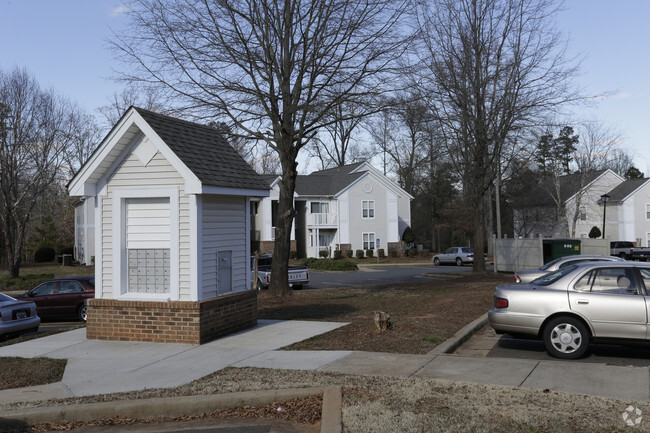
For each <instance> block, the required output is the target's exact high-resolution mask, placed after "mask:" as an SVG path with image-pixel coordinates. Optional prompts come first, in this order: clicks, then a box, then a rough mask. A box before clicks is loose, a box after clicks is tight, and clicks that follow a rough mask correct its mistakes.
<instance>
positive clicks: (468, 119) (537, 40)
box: [419, 0, 577, 271]
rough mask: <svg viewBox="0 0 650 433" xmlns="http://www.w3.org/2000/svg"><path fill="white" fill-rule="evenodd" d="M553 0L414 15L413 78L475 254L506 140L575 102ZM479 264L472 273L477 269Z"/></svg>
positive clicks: (441, 2)
mask: <svg viewBox="0 0 650 433" xmlns="http://www.w3.org/2000/svg"><path fill="white" fill-rule="evenodd" d="M556 10H557V7H556V5H555V4H554V2H553V1H552V0H431V1H430V2H426V3H424V2H423V3H422V4H421V5H420V10H419V18H420V27H421V30H422V35H423V42H424V45H425V49H423V50H420V51H419V52H420V53H426V56H423V58H422V61H423V63H424V66H425V68H424V71H425V73H423V74H422V76H421V77H420V83H422V84H423V94H424V95H426V97H427V98H428V99H429V102H430V104H431V107H432V109H433V110H434V112H435V116H434V117H435V119H436V120H437V121H438V122H439V129H440V131H441V133H442V134H444V141H443V142H444V143H445V144H446V146H447V147H448V150H449V155H450V157H451V160H452V162H453V164H454V166H455V168H456V170H457V172H458V173H459V175H460V177H461V179H462V184H463V192H464V194H465V195H466V197H467V198H468V200H469V202H471V203H473V204H474V205H475V206H476V209H475V212H474V215H473V227H474V232H473V238H474V245H473V246H474V249H475V250H476V251H477V252H478V253H479V254H480V253H481V252H482V251H484V247H485V232H484V221H485V213H486V210H485V205H484V200H483V197H484V195H485V194H486V193H487V192H488V190H489V189H490V187H491V185H492V183H493V181H494V179H495V177H496V176H497V168H498V167H499V165H500V163H501V162H502V150H503V146H504V144H505V143H506V140H507V139H508V137H509V135H510V134H512V133H513V132H517V131H518V130H520V129H522V128H526V127H529V126H530V125H531V124H533V123H534V120H535V119H536V118H537V117H538V116H540V113H541V112H543V111H555V110H557V109H558V107H560V106H561V105H562V104H563V103H565V102H567V101H571V100H574V99H575V98H576V97H577V93H576V91H575V90H574V89H573V88H572V86H571V78H572V77H573V76H574V75H575V72H576V66H575V64H574V62H572V61H567V60H565V55H564V50H563V47H564V44H563V41H562V40H561V39H560V36H559V34H558V33H557V31H556V30H555V27H554V25H553V22H552V18H553V15H554V13H555V12H556ZM484 270H485V263H484V262H483V261H482V260H476V261H474V271H484Z"/></svg>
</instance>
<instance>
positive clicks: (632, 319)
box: [488, 261, 650, 359]
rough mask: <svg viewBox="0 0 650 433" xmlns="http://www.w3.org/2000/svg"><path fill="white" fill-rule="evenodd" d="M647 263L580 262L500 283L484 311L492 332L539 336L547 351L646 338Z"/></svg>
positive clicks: (567, 354)
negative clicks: (528, 279)
mask: <svg viewBox="0 0 650 433" xmlns="http://www.w3.org/2000/svg"><path fill="white" fill-rule="evenodd" d="M647 288H650V264H647V263H638V262H628V261H618V262H583V263H579V264H575V265H570V266H566V267H564V268H562V269H559V270H557V271H555V272H552V273H550V274H546V275H544V276H543V277H541V278H538V279H536V280H535V281H533V282H532V283H529V284H516V283H513V284H502V285H499V286H497V288H496V291H495V294H494V306H493V307H492V308H491V309H490V311H489V312H488V320H489V323H490V325H491V326H492V327H493V328H494V329H495V330H496V332H497V333H500V334H502V333H507V334H511V335H515V336H529V337H536V338H541V339H543V340H544V344H545V346H546V349H547V350H548V352H549V354H550V355H552V356H554V357H556V358H562V359H575V358H579V357H581V356H582V355H583V354H584V353H585V352H586V350H587V347H588V345H589V343H590V342H598V341H619V342H624V341H625V340H628V341H629V340H641V341H647V338H648V337H647V327H648V324H649V323H648V315H647V312H646V308H647V305H646V304H647V296H648V295H650V292H648V290H647Z"/></svg>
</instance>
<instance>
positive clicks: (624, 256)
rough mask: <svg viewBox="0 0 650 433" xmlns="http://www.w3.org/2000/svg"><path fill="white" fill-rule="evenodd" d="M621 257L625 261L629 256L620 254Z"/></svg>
mask: <svg viewBox="0 0 650 433" xmlns="http://www.w3.org/2000/svg"><path fill="white" fill-rule="evenodd" d="M619 257H620V258H622V259H623V260H627V254H625V253H621V254H619Z"/></svg>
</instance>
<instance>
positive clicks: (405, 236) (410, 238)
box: [402, 226, 415, 244]
mask: <svg viewBox="0 0 650 433" xmlns="http://www.w3.org/2000/svg"><path fill="white" fill-rule="evenodd" d="M402 240H403V241H404V242H406V243H407V244H410V243H412V242H415V233H414V232H413V229H412V228H411V226H408V227H406V228H405V229H404V233H402Z"/></svg>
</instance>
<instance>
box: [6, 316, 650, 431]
mask: <svg viewBox="0 0 650 433" xmlns="http://www.w3.org/2000/svg"><path fill="white" fill-rule="evenodd" d="M485 321H486V318H485V317H482V318H480V319H477V320H476V321H474V322H472V323H471V324H469V325H468V326H466V327H465V328H463V329H462V330H460V331H459V332H458V333H457V334H456V335H455V336H454V337H453V338H451V339H449V340H448V341H446V342H445V343H443V344H441V345H439V346H438V347H436V349H435V350H433V351H431V352H429V353H428V354H424V355H408V354H391V353H373V352H358V351H283V350H278V349H280V348H281V347H285V346H287V345H290V344H292V343H295V342H297V341H301V340H304V339H307V338H310V337H312V336H315V335H318V334H321V333H325V332H329V331H331V330H333V329H336V328H338V327H340V326H343V325H344V324H343V323H332V322H306V321H262V320H260V321H259V325H258V326H257V327H256V328H254V329H251V330H248V331H244V332H240V333H238V334H235V335H232V336H229V337H225V338H222V339H219V340H216V341H214V342H211V343H208V344H204V345H201V346H192V345H183V344H162V343H136V342H111V341H96V340H86V338H85V330H84V329H78V330H74V331H70V332H66V333H62V334H57V335H53V336H50V337H44V338H40V339H36V340H31V341H28V342H25V343H20V344H15V345H11V346H7V347H4V348H0V356H18V357H27V358H31V357H37V356H46V357H50V358H66V359H68V366H67V368H66V371H65V374H64V376H63V380H62V382H59V383H56V384H51V385H45V386H36V387H29V388H22V389H13V390H5V391H0V404H4V403H11V402H19V401H35V400H45V399H53V398H64V397H73V396H84V395H92V394H108V393H114V392H121V391H134V390H142V389H145V388H158V387H162V388H165V387H175V386H178V385H182V384H185V383H188V382H191V381H192V380H195V379H198V378H200V377H203V376H205V375H208V374H210V373H213V372H215V371H218V370H220V369H223V368H225V367H228V366H233V367H263V368H275V369H295V370H316V371H324V372H337V373H346V374H356V375H385V376H401V377H423V378H440V379H447V380H453V381H463V382H475V383H484V384H498V385H507V386H514V387H526V388H536V389H549V390H553V391H561V392H568V393H576V394H587V395H594V396H601V397H613V398H621V399H625V400H633V401H645V402H647V401H650V368H649V367H625V366H612V365H606V364H593V363H591V364H590V363H581V362H562V361H534V360H523V359H510V358H485V357H470V356H462V355H451V354H449V353H453V352H454V350H456V348H458V347H459V346H460V345H461V344H462V342H463V341H465V340H467V339H468V338H469V336H471V335H472V334H473V333H474V332H476V330H478V329H480V328H482V327H483V326H484V325H485ZM152 405H153V403H152ZM152 407H153V406H152ZM339 416H340V410H339ZM339 424H340V423H339Z"/></svg>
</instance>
